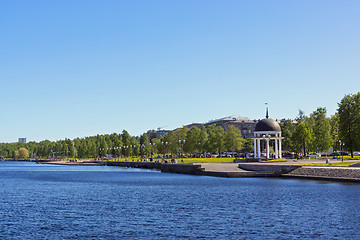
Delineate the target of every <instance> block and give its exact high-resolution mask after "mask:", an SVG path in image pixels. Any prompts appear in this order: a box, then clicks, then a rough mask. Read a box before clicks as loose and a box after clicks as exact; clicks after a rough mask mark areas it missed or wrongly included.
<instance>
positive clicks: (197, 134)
mask: <svg viewBox="0 0 360 240" xmlns="http://www.w3.org/2000/svg"><path fill="white" fill-rule="evenodd" d="M246 142H247V141H246V140H245V139H243V138H242V136H241V133H240V130H239V129H238V128H236V127H234V126H229V127H228V128H227V129H226V130H224V129H223V128H222V127H217V126H215V125H210V126H209V127H207V128H205V127H202V128H201V129H199V128H197V127H192V128H191V129H188V128H187V127H183V128H180V129H177V130H174V131H171V132H169V133H167V134H166V135H165V136H164V137H162V138H161V139H157V138H153V139H149V138H148V136H147V135H146V134H145V133H144V134H143V135H141V136H140V137H139V138H137V137H134V136H131V135H130V134H129V133H128V132H127V131H126V130H123V131H122V133H120V134H118V133H113V134H105V135H97V136H91V137H85V138H76V139H73V140H70V139H65V140H59V141H49V140H44V141H41V142H29V143H26V144H25V143H0V156H1V157H2V158H15V159H24V158H28V157H30V158H35V159H36V158H38V159H42V158H95V157H105V156H108V155H111V156H112V157H119V156H122V157H129V156H139V155H146V156H151V155H153V154H164V153H166V154H179V153H180V150H182V151H183V152H184V153H200V152H201V153H204V152H224V151H238V150H240V149H243V146H244V145H246V146H247V147H248V148H250V150H251V147H249V141H248V143H247V144H246ZM24 149H25V150H27V151H28V153H26V151H25V153H24Z"/></svg>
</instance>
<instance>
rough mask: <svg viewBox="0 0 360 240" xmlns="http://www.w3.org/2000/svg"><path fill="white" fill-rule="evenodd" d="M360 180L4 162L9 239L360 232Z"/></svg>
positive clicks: (0, 226) (5, 234)
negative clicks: (355, 182)
mask: <svg viewBox="0 0 360 240" xmlns="http://www.w3.org/2000/svg"><path fill="white" fill-rule="evenodd" d="M359 197H360V185H344V184H339V183H326V184H325V183H320V182H315V181H299V180H283V179H262V178H247V179H227V178H216V177H205V176H191V175H181V174H170V173H161V172H158V171H150V170H141V169H125V168H120V167H106V166H56V165H46V164H35V163H28V162H0V202H1V203H0V239H198V238H200V239H360V230H359V227H360V211H359V203H360V198H359Z"/></svg>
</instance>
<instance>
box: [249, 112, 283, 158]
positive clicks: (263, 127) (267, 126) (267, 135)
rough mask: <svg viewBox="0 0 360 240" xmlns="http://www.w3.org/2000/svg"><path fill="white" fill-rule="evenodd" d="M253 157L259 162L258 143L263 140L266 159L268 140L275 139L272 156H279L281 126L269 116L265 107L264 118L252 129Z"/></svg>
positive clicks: (280, 154) (268, 156)
mask: <svg viewBox="0 0 360 240" xmlns="http://www.w3.org/2000/svg"><path fill="white" fill-rule="evenodd" d="M252 139H254V158H257V159H259V162H260V161H261V150H260V149H261V148H260V144H261V141H264V142H265V143H266V145H265V148H266V159H269V158H270V154H269V142H270V141H275V147H274V148H275V149H274V150H275V155H274V158H275V159H277V158H281V157H282V153H281V139H283V137H281V127H280V125H279V124H278V123H277V122H276V121H275V120H274V119H271V118H269V111H268V109H267V108H266V118H264V119H262V120H261V121H259V122H258V123H257V124H256V126H255V131H254V137H253V138H252Z"/></svg>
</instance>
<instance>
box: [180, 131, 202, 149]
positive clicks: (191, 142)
mask: <svg viewBox="0 0 360 240" xmlns="http://www.w3.org/2000/svg"><path fill="white" fill-rule="evenodd" d="M185 140H186V141H185V144H184V151H185V152H188V153H196V152H200V151H201V146H200V142H201V130H200V129H199V128H197V127H192V128H190V130H189V132H188V133H187V135H186V139H185Z"/></svg>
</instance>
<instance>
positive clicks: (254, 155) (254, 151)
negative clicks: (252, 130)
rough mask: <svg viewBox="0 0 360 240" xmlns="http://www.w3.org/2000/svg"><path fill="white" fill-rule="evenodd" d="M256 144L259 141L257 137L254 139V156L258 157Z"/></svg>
mask: <svg viewBox="0 0 360 240" xmlns="http://www.w3.org/2000/svg"><path fill="white" fill-rule="evenodd" d="M256 145H257V142H256V139H254V158H256Z"/></svg>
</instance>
